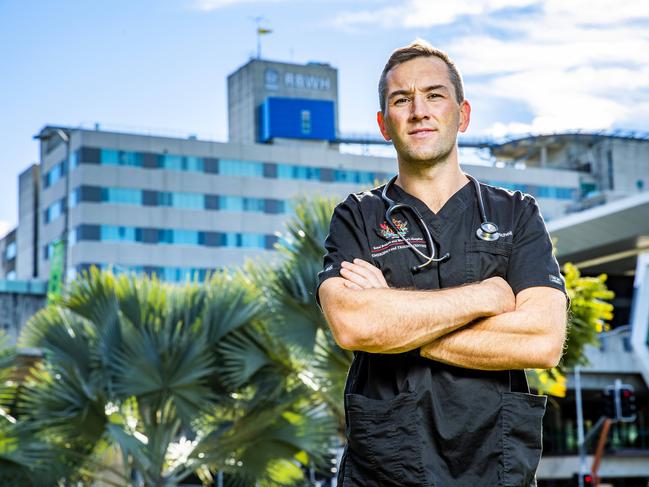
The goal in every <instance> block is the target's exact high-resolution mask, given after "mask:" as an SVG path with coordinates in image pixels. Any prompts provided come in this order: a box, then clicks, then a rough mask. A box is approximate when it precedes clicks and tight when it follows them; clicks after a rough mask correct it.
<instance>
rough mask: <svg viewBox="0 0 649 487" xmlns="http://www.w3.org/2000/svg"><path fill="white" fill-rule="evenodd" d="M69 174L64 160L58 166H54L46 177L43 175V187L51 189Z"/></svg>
mask: <svg viewBox="0 0 649 487" xmlns="http://www.w3.org/2000/svg"><path fill="white" fill-rule="evenodd" d="M66 173H67V164H66V161H65V159H63V160H62V161H61V162H59V163H58V164H56V165H54V166H53V167H52V169H50V170H49V171H48V172H47V173H45V175H43V187H44V188H49V187H50V186H52V185H53V184H54V183H56V182H57V181H58V180H59V179H61V178H62V177H63V176H65V174H66Z"/></svg>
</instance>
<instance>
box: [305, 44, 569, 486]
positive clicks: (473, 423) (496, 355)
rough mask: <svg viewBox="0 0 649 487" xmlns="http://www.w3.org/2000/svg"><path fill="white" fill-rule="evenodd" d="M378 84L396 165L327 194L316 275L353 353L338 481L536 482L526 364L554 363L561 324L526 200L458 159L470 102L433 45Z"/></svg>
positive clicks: (556, 277) (550, 265)
mask: <svg viewBox="0 0 649 487" xmlns="http://www.w3.org/2000/svg"><path fill="white" fill-rule="evenodd" d="M379 96H380V105H381V111H380V112H379V113H378V115H377V118H378V124H379V127H380V130H381V133H382V134H383V136H384V137H385V139H386V140H391V141H392V143H393V144H394V147H395V149H396V151H397V161H398V176H397V177H396V179H395V180H392V181H391V182H390V183H389V186H388V187H387V188H385V186H381V187H378V188H375V189H372V190H371V191H365V192H362V193H357V194H352V195H350V196H349V197H347V199H346V200H345V201H343V202H342V203H340V204H339V205H338V206H337V207H336V210H335V212H334V215H333V217H332V221H331V228H330V233H329V236H328V237H327V240H326V242H325V246H326V249H327V255H326V256H325V258H324V268H323V270H322V271H321V272H320V274H319V286H318V299H319V302H320V304H321V306H322V309H323V311H324V313H325V316H326V318H327V321H328V322H329V325H330V327H331V330H332V332H333V335H334V337H335V338H336V341H337V342H338V343H339V344H340V346H341V347H343V348H346V349H349V350H353V351H354V361H353V363H352V366H351V368H350V371H349V375H348V378H347V385H346V388H345V412H346V419H347V428H346V433H347V440H348V441H347V445H346V447H345V452H344V455H343V459H342V462H341V466H340V470H339V476H338V479H339V485H342V486H343V487H356V486H364V487H379V486H380V487H383V486H395V487H396V486H399V487H405V486H413V487H414V486H437V487H449V486H462V487H464V486H466V487H469V486H471V487H474V486H488V487H489V486H515V487H528V486H530V485H535V484H536V481H535V471H536V468H537V466H538V462H539V460H540V456H541V433H542V425H541V422H542V418H543V414H544V412H545V402H546V398H545V397H544V396H536V395H532V394H530V393H529V390H528V388H527V382H526V380H525V374H524V371H523V370H524V369H526V368H550V367H553V366H555V365H556V364H557V363H558V362H559V359H560V357H561V353H562V348H563V344H564V339H565V327H566V294H565V286H564V280H563V278H562V277H561V274H560V271H559V267H558V264H557V261H556V259H555V258H554V257H553V255H552V245H551V242H550V239H549V237H548V233H547V231H546V228H545V224H544V222H543V219H542V217H541V215H540V213H539V209H538V206H537V204H536V202H535V200H534V198H532V197H531V196H529V195H527V194H523V193H520V192H518V191H516V192H511V191H507V190H504V189H501V188H496V187H493V186H488V185H485V184H480V183H477V182H476V181H475V180H472V179H470V176H469V175H467V174H465V173H463V172H462V170H461V169H460V166H459V162H458V150H457V134H458V131H459V132H464V131H465V130H466V128H467V126H468V124H469V118H470V113H471V107H470V105H469V103H468V102H467V101H466V100H465V99H464V93H463V86H462V80H461V77H460V74H459V72H458V71H457V68H456V67H455V65H454V64H453V62H452V61H450V60H449V58H448V57H447V55H446V54H445V53H443V52H441V51H438V50H436V49H434V48H432V47H431V46H430V45H429V44H427V43H426V42H424V41H416V42H415V43H413V44H411V45H409V46H406V47H404V48H401V49H397V50H396V51H395V52H394V53H393V54H392V56H391V57H390V59H389V60H388V63H387V64H386V66H385V68H384V70H383V74H382V76H381V80H380V83H379ZM384 190H385V191H384ZM480 198H481V199H482V205H479V204H478V201H479V199H480ZM395 205H397V206H396V207H395ZM399 205H406V206H399ZM481 207H482V208H481ZM389 208H391V209H392V211H391V212H389V216H390V218H389V219H388V218H387V214H386V211H388V209H389ZM494 224H495V225H494Z"/></svg>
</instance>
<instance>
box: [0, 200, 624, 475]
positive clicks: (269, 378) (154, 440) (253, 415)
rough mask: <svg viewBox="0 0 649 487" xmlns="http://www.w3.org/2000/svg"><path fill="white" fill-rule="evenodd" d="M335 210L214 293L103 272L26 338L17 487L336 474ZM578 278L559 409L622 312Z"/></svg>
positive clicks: (4, 421)
mask: <svg viewBox="0 0 649 487" xmlns="http://www.w3.org/2000/svg"><path fill="white" fill-rule="evenodd" d="M335 204H336V202H335V201H334V200H333V199H330V198H323V197H315V198H310V199H307V198H302V199H299V200H298V201H296V203H295V204H294V205H293V211H294V214H293V216H292V217H291V218H290V220H289V222H288V224H287V228H286V232H285V233H284V234H283V235H282V237H281V239H280V241H279V242H278V244H276V249H277V251H278V255H279V258H278V259H276V260H274V261H263V260H257V261H248V262H247V263H246V264H245V265H243V266H242V267H241V268H240V269H235V270H231V271H223V272H219V273H216V274H214V275H213V276H211V278H210V279H208V280H207V281H206V282H204V283H198V282H187V283H186V284H185V285H184V286H172V285H166V284H163V283H161V282H159V281H158V280H157V279H156V278H149V277H135V276H125V275H121V276H115V275H113V274H112V273H110V272H100V271H98V270H97V269H92V270H91V271H90V272H88V273H85V274H84V275H83V276H82V277H81V278H80V279H78V280H76V281H75V282H74V283H73V284H72V285H71V286H70V287H69V288H68V289H67V290H66V292H65V293H64V295H63V296H62V297H61V298H59V299H58V300H57V301H55V302H54V303H52V304H50V305H49V306H48V307H47V308H45V309H43V310H41V311H40V312H39V313H38V314H36V315H35V316H34V317H33V318H32V319H31V320H30V321H29V322H28V324H27V325H26V327H25V329H24V331H23V333H22V336H21V345H24V346H29V347H37V348H39V349H41V350H42V351H43V353H44V358H43V360H42V361H41V362H40V363H39V364H37V365H36V366H35V367H34V368H32V369H31V370H30V371H29V374H28V375H27V378H26V379H24V380H23V381H22V382H21V383H20V384H19V385H17V383H15V381H11V380H9V375H8V374H10V373H11V371H12V369H11V364H12V363H13V362H12V360H13V355H12V353H13V352H12V351H11V350H10V349H7V350H6V351H5V352H0V413H1V414H0V470H2V472H3V474H4V475H5V479H6V478H10V479H19V482H18V483H19V484H20V485H56V484H57V482H59V481H60V482H61V483H63V484H65V483H72V482H76V481H88V482H89V481H91V480H93V479H98V478H100V479H102V480H103V481H104V482H105V483H107V484H113V485H146V486H149V485H151V486H162V485H165V486H167V485H169V486H172V485H177V484H178V482H180V481H181V480H182V479H184V478H187V477H188V476H189V475H192V474H195V475H197V476H198V477H199V478H201V479H202V480H203V481H204V482H205V483H206V484H209V483H210V482H212V481H213V475H214V473H215V472H216V471H218V472H221V474H224V476H225V480H226V485H228V486H232V487H235V486H242V487H247V486H253V485H255V486H257V485H259V486H269V487H270V486H276V485H305V483H306V480H305V471H306V470H308V469H315V470H320V471H321V472H323V473H327V472H330V469H331V465H332V464H331V460H332V455H333V452H334V450H335V448H336V447H337V446H339V445H340V444H341V442H342V440H343V438H344V428H345V414H344V409H343V389H344V383H345V377H346V374H347V371H348V369H349V366H350V364H351V360H352V353H351V352H349V351H346V350H343V349H341V348H340V347H338V345H337V344H336V343H335V341H334V339H333V337H332V335H331V333H330V331H329V328H328V326H327V324H326V322H325V320H324V316H323V314H322V312H321V311H320V309H319V307H318V305H317V302H316V299H315V289H316V285H317V274H318V272H319V271H320V270H321V266H322V257H323V255H324V252H325V249H324V247H323V244H324V240H325V237H326V235H327V232H328V230H329V222H330V219H331V215H332V213H333V209H334V207H335ZM564 274H565V276H566V284H567V289H568V294H569V297H570V299H571V314H570V327H569V334H568V342H567V347H566V353H565V355H564V359H563V361H562V364H561V366H560V367H559V368H557V369H553V370H550V371H538V370H537V371H529V374H528V378H529V380H530V383H531V385H532V386H533V387H534V388H536V389H539V390H541V391H543V392H547V393H550V394H555V395H562V393H563V392H565V380H564V378H563V375H562V370H563V369H564V368H567V367H573V366H575V365H577V364H584V363H585V358H584V356H583V349H584V346H586V345H588V344H596V343H597V332H599V331H602V330H604V329H605V327H606V324H605V323H606V320H609V319H610V318H611V312H612V306H611V305H610V304H609V303H606V300H608V299H610V298H611V297H612V293H611V292H610V291H608V290H607V289H606V285H605V280H606V277H605V276H599V277H598V278H584V277H581V276H580V274H579V271H578V269H576V268H575V267H574V266H571V265H570V264H567V265H566V266H565V267H564ZM7 475H13V477H6V476H7ZM2 480H3V478H0V481H2ZM12 482H13V480H12ZM0 483H1V482H0ZM5 483H7V482H5ZM10 483H11V482H10ZM13 483H14V484H15V483H16V482H13Z"/></svg>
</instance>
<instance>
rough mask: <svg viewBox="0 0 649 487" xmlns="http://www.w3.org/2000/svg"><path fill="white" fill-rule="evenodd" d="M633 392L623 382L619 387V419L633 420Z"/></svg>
mask: <svg viewBox="0 0 649 487" xmlns="http://www.w3.org/2000/svg"><path fill="white" fill-rule="evenodd" d="M635 418H636V413H635V392H634V390H633V387H631V386H629V385H626V384H624V385H623V386H622V387H621V388H620V421H635Z"/></svg>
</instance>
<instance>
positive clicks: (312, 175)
mask: <svg viewBox="0 0 649 487" xmlns="http://www.w3.org/2000/svg"><path fill="white" fill-rule="evenodd" d="M73 159H74V166H73V167H75V166H76V165H78V164H79V163H81V164H101V165H108V166H131V167H142V168H147V169H155V168H159V169H168V170H175V171H192V172H207V173H213V174H222V175H224V176H238V177H256V178H279V179H297V180H307V181H324V182H343V183H355V184H373V183H374V182H376V181H382V180H385V179H387V178H388V177H389V174H386V173H382V172H374V171H359V170H345V169H331V168H320V167H311V166H301V165H296V164H275V163H267V162H261V161H243V160H236V159H219V158H212V157H196V156H181V155H175V154H153V153H147V152H133V151H120V150H115V149H103V148H99V149H97V148H91V147H82V148H80V149H79V150H77V151H75V152H74V158H73Z"/></svg>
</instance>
